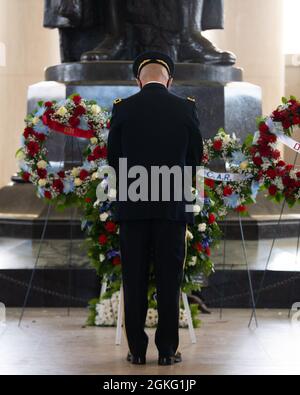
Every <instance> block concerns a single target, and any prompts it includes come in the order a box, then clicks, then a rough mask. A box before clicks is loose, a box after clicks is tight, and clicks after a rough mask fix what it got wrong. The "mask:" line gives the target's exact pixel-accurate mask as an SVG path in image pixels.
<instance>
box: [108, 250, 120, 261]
mask: <svg viewBox="0 0 300 395" xmlns="http://www.w3.org/2000/svg"><path fill="white" fill-rule="evenodd" d="M106 256H107V258H108V259H112V258H115V257H116V256H120V251H114V250H111V251H108V253H107V254H106Z"/></svg>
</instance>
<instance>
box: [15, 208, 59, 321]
mask: <svg viewBox="0 0 300 395" xmlns="http://www.w3.org/2000/svg"><path fill="white" fill-rule="evenodd" d="M50 211H51V205H50V204H49V205H48V209H47V214H46V218H45V222H44V227H43V231H42V235H41V238H40V243H39V249H38V253H37V256H36V259H35V263H34V267H33V269H32V273H31V277H30V280H29V283H28V287H27V292H26V295H25V299H24V303H23V307H22V311H21V315H20V318H19V324H18V326H19V327H20V326H21V323H22V320H23V317H24V313H25V309H26V306H27V303H28V299H29V295H30V292H31V288H32V284H33V280H34V275H35V272H36V269H37V265H38V262H39V259H40V256H41V252H42V246H43V242H44V240H45V235H46V230H47V226H48V222H49V217H50Z"/></svg>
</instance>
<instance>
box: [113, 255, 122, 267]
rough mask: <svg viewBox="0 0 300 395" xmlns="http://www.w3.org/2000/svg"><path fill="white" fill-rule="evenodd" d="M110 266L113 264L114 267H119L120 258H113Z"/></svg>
mask: <svg viewBox="0 0 300 395" xmlns="http://www.w3.org/2000/svg"><path fill="white" fill-rule="evenodd" d="M112 264H113V265H114V266H119V265H121V258H120V257H119V256H116V257H114V259H113V261H112Z"/></svg>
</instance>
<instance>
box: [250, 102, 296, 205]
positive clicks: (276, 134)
mask: <svg viewBox="0 0 300 395" xmlns="http://www.w3.org/2000/svg"><path fill="white" fill-rule="evenodd" d="M258 126H259V130H258V132H257V133H256V134H255V136H254V138H253V144H252V147H251V148H250V152H251V155H252V158H253V163H254V164H255V166H256V167H257V179H258V180H259V181H260V182H261V183H262V184H263V186H264V188H265V189H266V190H267V191H268V194H269V198H270V199H271V200H274V201H275V202H281V201H282V200H283V199H286V201H287V203H288V204H289V206H291V207H292V206H293V205H294V204H295V203H296V202H298V201H299V199H300V172H299V171H297V170H296V168H295V165H292V164H287V163H285V161H284V160H283V159H282V156H281V152H280V150H279V143H283V144H284V145H286V146H288V147H290V148H291V149H293V150H294V151H295V152H296V153H297V154H298V153H299V152H300V144H299V143H298V142H297V141H295V140H293V139H292V135H293V132H294V128H295V127H296V126H298V127H299V126H300V102H299V101H298V100H297V99H296V98H295V97H291V98H290V100H287V99H285V98H283V103H282V104H281V105H280V106H279V107H278V108H277V109H276V110H275V111H274V112H273V113H272V114H271V116H269V117H267V118H264V119H261V120H259V122H258ZM297 154H296V156H297ZM295 163H296V160H295Z"/></svg>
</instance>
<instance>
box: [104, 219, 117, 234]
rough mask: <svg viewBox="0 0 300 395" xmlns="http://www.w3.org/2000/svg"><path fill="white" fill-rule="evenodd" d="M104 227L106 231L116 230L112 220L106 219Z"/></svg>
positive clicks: (112, 231)
mask: <svg viewBox="0 0 300 395" xmlns="http://www.w3.org/2000/svg"><path fill="white" fill-rule="evenodd" d="M105 229H106V230H107V232H108V233H115V232H116V230H117V225H116V224H115V223H114V222H112V221H108V222H107V223H106V224H105Z"/></svg>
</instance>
